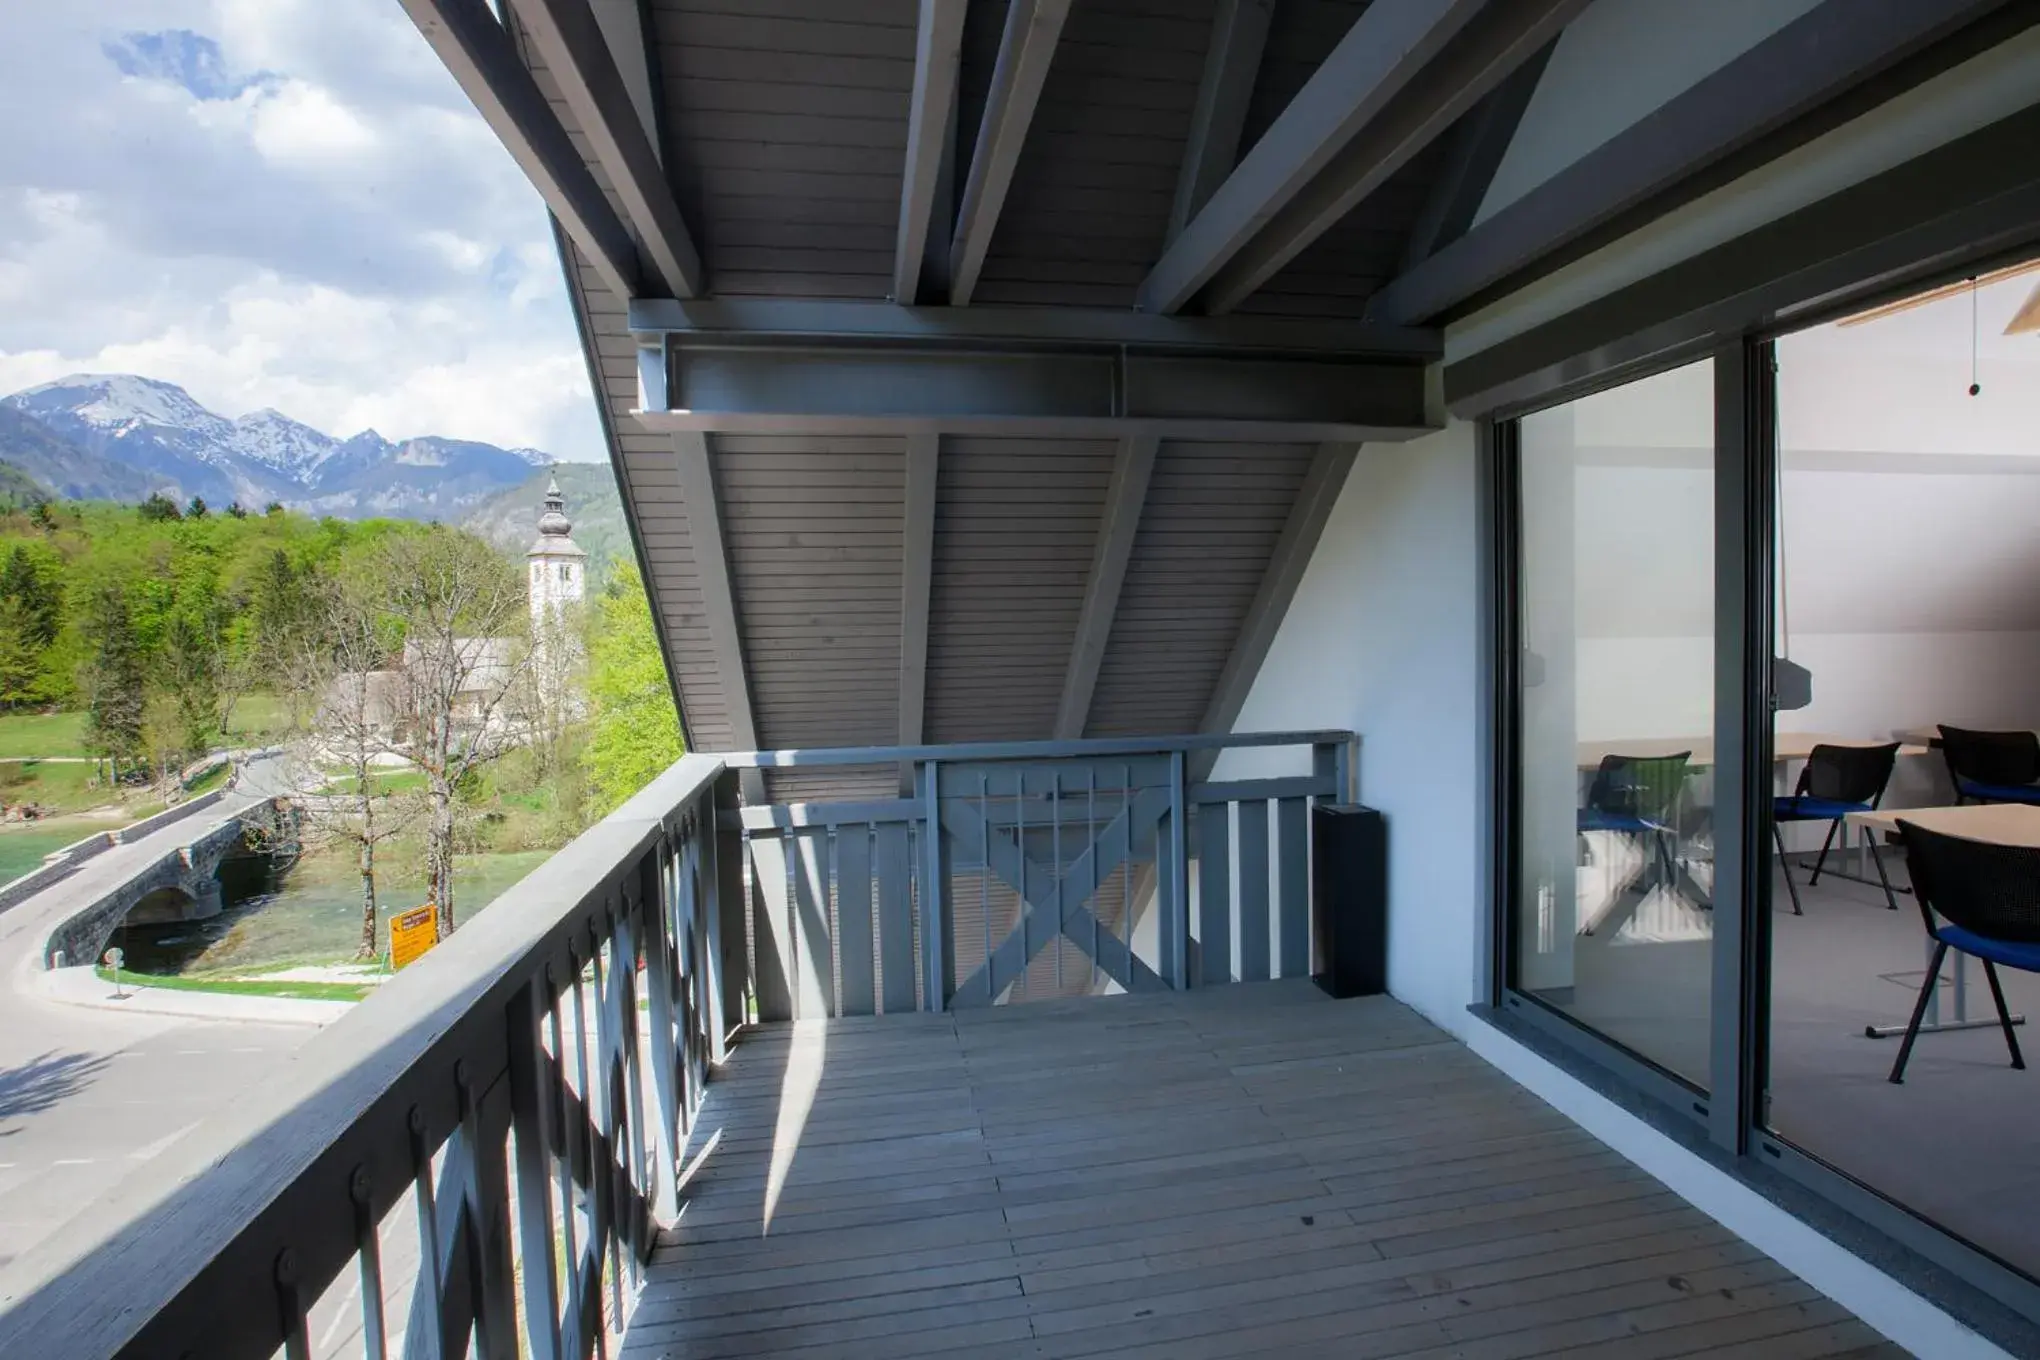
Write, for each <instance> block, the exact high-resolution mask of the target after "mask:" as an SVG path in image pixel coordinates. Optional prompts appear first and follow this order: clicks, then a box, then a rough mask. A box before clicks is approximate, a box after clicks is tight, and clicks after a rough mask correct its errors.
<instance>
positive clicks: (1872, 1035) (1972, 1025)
mask: <svg viewBox="0 0 2040 1360" xmlns="http://www.w3.org/2000/svg"><path fill="white" fill-rule="evenodd" d="M1948 952H1949V953H1950V954H1952V955H1954V957H1955V978H1954V982H1953V984H1952V985H1953V986H1954V989H1955V1006H1954V1010H1955V1017H1954V1019H1952V1020H1943V1019H1942V1018H1941V989H1940V988H1939V987H1936V988H1935V989H1934V992H1933V995H1932V996H1930V997H1928V998H1927V1015H1926V1019H1925V1020H1923V1021H1922V1022H1921V1023H1920V1033H1922V1034H1939V1033H1943V1032H1945V1031H1948V1030H1955V1029H1996V1028H1997V1025H1998V1019H1997V1017H1996V1016H1994V1015H1993V1016H1987V1017H1985V1018H1983V1019H1979V1020H1972V1019H1971V1018H1970V1016H1969V956H1968V955H1967V954H1965V953H1963V952H1962V951H1961V950H1959V949H1951V950H1949V951H1948ZM1933 966H1934V942H1933V940H1932V939H1929V940H1928V941H1927V967H1929V968H1932V967H1933ZM1920 985H1921V986H1922V987H1924V986H1926V985H1927V979H1925V978H1922V979H1921V981H1920ZM2012 1023H2013V1024H2015V1025H2023V1024H2025V1023H2026V1017H2025V1016H2024V1015H2014V1016H2012ZM1904 1033H1905V1026H1904V1024H1902V1023H1901V1024H1896V1025H1865V1026H1863V1037H1864V1038H1866V1039H1896V1038H1898V1037H1900V1036H1901V1035H1903V1034H1904Z"/></svg>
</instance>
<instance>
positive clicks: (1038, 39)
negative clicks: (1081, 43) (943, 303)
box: [949, 0, 1070, 307]
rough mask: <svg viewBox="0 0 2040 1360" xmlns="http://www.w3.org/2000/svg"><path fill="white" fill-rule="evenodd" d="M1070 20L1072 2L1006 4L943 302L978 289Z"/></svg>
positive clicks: (958, 300) (956, 301) (959, 301)
mask: <svg viewBox="0 0 2040 1360" xmlns="http://www.w3.org/2000/svg"><path fill="white" fill-rule="evenodd" d="M1069 13H1070V0H1012V3H1011V4H1009V5H1008V6H1007V8H1006V31H1005V33H1004V34H1003V35H1002V36H1001V37H1000V39H999V60H998V63H997V65H995V66H994V67H993V68H992V86H991V90H990V92H989V93H988V94H987V95H986V96H985V113H984V119H983V121H981V122H980V123H979V124H978V134H977V147H976V149H975V150H974V151H973V152H972V153H971V158H970V175H969V176H968V178H966V179H965V181H964V185H963V203H962V206H961V208H960V209H959V210H958V212H957V215H956V234H955V236H954V237H953V238H952V239H951V242H950V246H949V301H950V302H951V303H952V304H953V305H955V306H958V307H961V306H963V305H964V304H965V303H967V302H969V301H970V297H971V294H972V293H973V292H975V291H976V289H977V283H978V275H979V273H980V272H981V271H982V270H983V269H984V266H985V253H986V252H987V251H989V250H990V249H991V245H992V233H993V232H994V231H996V230H997V229H998V225H999V213H1000V212H1001V211H1002V210H1003V209H1004V208H1005V206H1006V192H1007V190H1009V189H1011V188H1012V187H1013V171H1014V169H1015V167H1017V166H1018V165H1019V163H1020V149H1021V147H1022V146H1024V145H1025V144H1026V142H1027V129H1028V128H1029V127H1030V126H1031V125H1032V124H1033V122H1034V110H1035V107H1036V106H1037V105H1038V104H1040V102H1041V87H1042V85H1043V84H1044V83H1045V82H1046V81H1047V80H1048V64H1049V62H1050V61H1051V60H1052V59H1053V58H1054V56H1055V47H1056V43H1057V42H1058V41H1060V40H1061V38H1062V28H1063V20H1065V19H1067V18H1068V17H1069Z"/></svg>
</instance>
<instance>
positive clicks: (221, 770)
mask: <svg viewBox="0 0 2040 1360" xmlns="http://www.w3.org/2000/svg"><path fill="white" fill-rule="evenodd" d="M233 774H234V767H233V766H232V765H230V764H227V763H224V762H222V763H221V764H219V765H216V766H214V767H213V768H212V769H210V770H207V771H206V772H205V773H204V774H202V775H200V776H199V777H198V778H196V779H194V780H192V781H191V785H190V787H188V788H187V789H185V791H184V792H185V793H186V795H188V796H190V797H193V798H196V797H197V796H198V795H199V794H201V793H211V792H212V791H213V790H214V789H217V788H222V787H224V786H225V785H226V782H227V780H228V779H230V778H232V777H233Z"/></svg>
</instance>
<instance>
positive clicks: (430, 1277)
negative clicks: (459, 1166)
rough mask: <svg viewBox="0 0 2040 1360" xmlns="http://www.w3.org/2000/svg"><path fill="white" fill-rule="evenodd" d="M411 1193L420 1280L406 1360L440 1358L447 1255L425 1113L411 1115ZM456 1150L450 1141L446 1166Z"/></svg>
mask: <svg viewBox="0 0 2040 1360" xmlns="http://www.w3.org/2000/svg"><path fill="white" fill-rule="evenodd" d="M408 1122H409V1132H410V1141H411V1193H412V1195H413V1197H414V1198H416V1200H417V1209H418V1283H417V1284H416V1285H415V1286H414V1287H413V1289H412V1296H411V1318H410V1322H409V1324H408V1325H407V1326H406V1327H405V1329H404V1355H405V1360H439V1354H440V1350H439V1311H440V1308H441V1307H442V1305H443V1303H444V1300H445V1298H446V1254H445V1249H444V1247H443V1246H442V1245H441V1243H440V1232H439V1196H438V1187H437V1186H436V1185H435V1184H434V1183H433V1178H432V1149H431V1148H429V1147H427V1146H426V1145H425V1112H424V1111H423V1110H421V1109H419V1108H418V1107H417V1106H416V1105H413V1106H412V1107H411V1110H410V1114H409V1120H408ZM456 1151H457V1149H456V1148H455V1147H454V1145H453V1144H451V1143H449V1144H448V1145H447V1149H446V1159H445V1163H444V1165H445V1166H447V1167H449V1168H450V1167H451V1166H452V1165H453V1162H454V1154H455V1152H456Z"/></svg>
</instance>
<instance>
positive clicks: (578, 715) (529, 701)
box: [513, 606, 587, 782]
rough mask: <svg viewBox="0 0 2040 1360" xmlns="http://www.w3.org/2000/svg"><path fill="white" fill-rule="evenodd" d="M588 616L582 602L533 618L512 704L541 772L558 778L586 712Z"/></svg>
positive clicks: (560, 775)
mask: <svg viewBox="0 0 2040 1360" xmlns="http://www.w3.org/2000/svg"><path fill="white" fill-rule="evenodd" d="M586 622H587V621H586V618H585V617H584V615H583V611H582V610H581V608H580V607H579V606H569V607H565V608H556V609H549V610H547V611H545V612H544V613H543V614H542V615H540V616H539V617H538V618H536V619H534V620H533V621H532V625H531V643H530V648H531V657H530V661H529V664H528V665H527V666H526V667H525V670H524V676H523V678H522V680H521V681H520V683H519V688H518V693H517V695H516V697H515V700H514V705H513V706H514V707H515V709H516V711H517V716H518V719H519V722H520V724H521V727H522V731H523V735H524V740H525V743H526V744H527V745H528V746H529V747H530V748H531V753H532V756H533V757H534V758H535V760H536V762H537V765H538V771H539V773H540V775H541V776H543V777H544V778H546V779H548V780H551V781H555V782H558V781H560V780H561V779H562V777H563V775H564V772H565V770H566V767H567V765H568V764H569V762H570V761H571V760H572V759H573V753H572V750H571V749H570V748H571V747H572V746H573V744H574V743H573V737H574V733H575V728H576V725H577V724H578V723H579V722H580V721H581V719H582V718H584V717H586V716H587V714H586V707H587V705H586V703H585V701H584V700H583V699H582V697H581V696H582V692H583V686H582V677H583V672H584V671H586V669H587V650H586V647H585V645H584V643H583V638H582V635H583V633H584V631H585V629H586Z"/></svg>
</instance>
